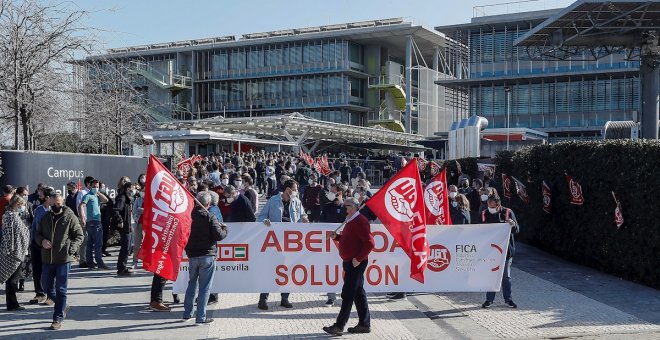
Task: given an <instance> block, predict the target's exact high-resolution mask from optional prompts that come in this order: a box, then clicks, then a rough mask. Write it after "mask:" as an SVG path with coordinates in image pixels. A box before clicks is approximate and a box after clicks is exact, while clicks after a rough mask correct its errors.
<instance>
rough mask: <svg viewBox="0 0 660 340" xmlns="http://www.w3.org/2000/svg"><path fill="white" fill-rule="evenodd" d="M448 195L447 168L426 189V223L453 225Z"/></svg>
mask: <svg viewBox="0 0 660 340" xmlns="http://www.w3.org/2000/svg"><path fill="white" fill-rule="evenodd" d="M448 195H449V194H448V193H447V168H445V169H443V170H442V172H440V173H439V174H438V175H437V176H435V177H433V179H432V180H431V182H429V184H428V185H427V186H426V188H424V204H426V223H429V224H438V225H442V224H452V222H451V216H450V215H449V198H448Z"/></svg>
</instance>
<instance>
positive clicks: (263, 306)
mask: <svg viewBox="0 0 660 340" xmlns="http://www.w3.org/2000/svg"><path fill="white" fill-rule="evenodd" d="M257 308H259V309H261V310H268V303H266V300H259V304H257Z"/></svg>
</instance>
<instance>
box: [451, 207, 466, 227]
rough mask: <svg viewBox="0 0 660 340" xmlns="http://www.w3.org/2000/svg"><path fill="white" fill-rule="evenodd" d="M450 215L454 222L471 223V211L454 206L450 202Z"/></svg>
mask: <svg viewBox="0 0 660 340" xmlns="http://www.w3.org/2000/svg"><path fill="white" fill-rule="evenodd" d="M449 215H450V216H451V223H452V224H470V213H469V212H467V211H463V210H459V209H458V208H454V206H452V205H451V204H449Z"/></svg>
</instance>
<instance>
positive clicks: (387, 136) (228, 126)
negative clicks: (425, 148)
mask: <svg viewBox="0 0 660 340" xmlns="http://www.w3.org/2000/svg"><path fill="white" fill-rule="evenodd" d="M157 128H159V129H163V130H201V131H208V132H213V133H223V134H231V135H242V136H252V137H253V138H254V139H255V140H264V141H285V142H289V143H295V144H296V145H299V146H300V147H301V148H303V150H304V151H307V150H309V149H307V147H306V145H305V144H306V143H310V142H315V145H314V146H313V147H312V148H311V149H312V150H313V149H315V148H316V147H317V146H318V145H319V144H320V142H322V141H326V142H335V143H367V142H371V143H382V144H390V145H393V146H410V145H411V143H412V142H414V141H416V140H419V139H422V138H423V137H421V136H419V135H415V134H410V133H402V132H394V131H391V130H388V129H385V128H381V127H364V126H356V125H349V124H341V123H333V122H327V121H323V120H318V119H312V118H309V117H306V116H303V115H302V114H300V113H292V114H285V115H277V116H265V117H240V118H223V117H213V118H208V119H201V120H179V121H170V122H163V123H159V124H157Z"/></svg>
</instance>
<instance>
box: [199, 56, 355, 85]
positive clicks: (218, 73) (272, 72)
mask: <svg viewBox="0 0 660 340" xmlns="http://www.w3.org/2000/svg"><path fill="white" fill-rule="evenodd" d="M342 71H353V70H352V69H351V68H350V67H349V63H348V62H347V61H343V60H336V61H329V62H322V63H310V64H295V65H279V66H267V67H259V68H249V69H238V70H212V71H204V72H198V73H197V78H196V80H197V81H205V80H209V81H212V80H228V79H244V78H265V77H276V76H288V75H298V74H310V73H328V72H342ZM354 72H357V71H354Z"/></svg>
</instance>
